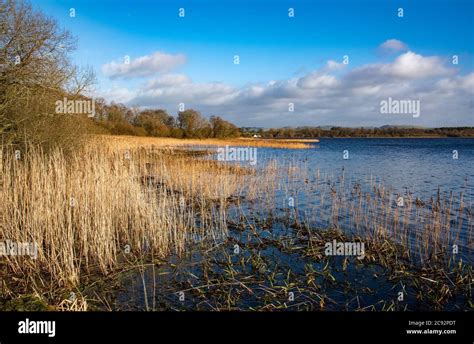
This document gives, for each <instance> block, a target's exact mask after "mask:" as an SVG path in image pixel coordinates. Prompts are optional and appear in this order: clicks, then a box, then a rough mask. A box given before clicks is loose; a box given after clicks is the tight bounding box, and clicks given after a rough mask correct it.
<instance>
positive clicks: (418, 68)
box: [382, 51, 450, 79]
mask: <svg viewBox="0 0 474 344" xmlns="http://www.w3.org/2000/svg"><path fill="white" fill-rule="evenodd" d="M382 71H384V72H387V73H388V74H392V75H393V76H396V77H401V78H409V79H416V78H427V77H431V76H440V75H446V74H448V73H450V71H449V70H448V69H447V68H446V67H444V66H443V64H442V61H441V59H440V58H439V57H436V56H429V57H424V56H421V55H418V54H415V53H414V52H411V51H408V52H406V53H405V54H403V55H400V56H399V57H397V59H396V60H395V61H394V62H393V63H391V64H389V65H387V66H384V67H383V68H382Z"/></svg>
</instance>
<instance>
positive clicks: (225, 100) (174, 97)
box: [102, 40, 474, 127]
mask: <svg viewBox="0 0 474 344" xmlns="http://www.w3.org/2000/svg"><path fill="white" fill-rule="evenodd" d="M390 41H392V40H389V41H386V42H385V43H384V44H385V45H386V44H388V43H387V42H390ZM397 42H399V41H397ZM400 43H401V42H400ZM389 45H392V46H394V47H401V45H400V44H399V43H396V44H395V43H393V42H392V43H389ZM154 55H155V54H154ZM152 56H153V55H152ZM158 59H159V58H158ZM141 61H143V60H141ZM180 61H184V57H183V58H182V60H180ZM108 65H109V64H108ZM143 65H147V66H149V65H150V63H144V62H140V63H139V62H136V63H135V64H134V66H135V67H134V68H130V69H127V70H123V69H121V67H120V68H118V67H117V68H109V69H112V70H115V71H117V74H118V75H128V74H132V75H136V74H140V72H139V71H140V70H142V69H141V68H139V67H138V66H143ZM151 65H153V64H151ZM456 67H457V66H454V65H450V64H449V63H446V62H445V61H444V60H443V59H442V58H441V57H438V56H422V55H420V54H417V53H415V52H413V51H406V52H404V53H401V54H399V55H398V56H396V57H395V58H394V59H393V61H391V62H387V63H369V64H365V65H361V66H358V67H355V68H350V65H344V64H342V63H338V62H335V61H328V62H327V64H326V65H325V66H323V67H322V68H321V69H318V70H314V71H312V72H310V73H307V74H306V75H303V76H300V77H295V78H290V79H287V80H271V81H268V82H256V83H250V84H248V85H245V86H242V87H235V86H231V85H227V84H225V83H220V82H207V83H196V82H193V81H192V79H191V78H190V77H189V76H187V75H184V74H170V73H167V72H163V71H165V69H163V68H158V67H157V68H156V69H154V70H155V72H156V71H159V72H162V74H161V75H159V76H155V77H152V78H149V80H147V81H146V82H144V83H143V84H142V86H141V87H139V88H137V89H127V88H124V87H121V88H115V89H110V90H104V91H103V92H102V96H104V97H105V98H106V99H108V100H115V101H121V102H126V103H127V104H129V105H138V106H141V107H156V108H164V109H167V110H168V111H169V112H170V113H172V114H175V113H176V112H177V107H178V105H179V104H180V103H184V104H185V107H186V108H196V109H198V110H200V111H202V112H203V113H204V114H206V115H221V116H223V117H224V118H226V119H229V120H231V121H233V122H235V123H236V124H238V125H240V126H262V127H278V126H298V125H312V126H318V125H340V126H380V125H384V124H412V125H424V126H456V125H474V113H473V110H474V109H473V96H474V72H471V73H468V74H464V75H462V74H461V73H460V72H459V70H458V68H456ZM117 74H113V75H117ZM389 97H391V98H392V99H407V100H419V101H420V104H421V114H420V117H419V118H413V117H412V116H409V115H403V114H396V115H390V114H381V112H380V102H381V101H382V100H384V99H387V98H389ZM290 104H293V106H292V107H293V108H294V111H293V112H292V111H290V110H289V109H290V108H291V106H290Z"/></svg>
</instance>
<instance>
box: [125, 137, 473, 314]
mask: <svg viewBox="0 0 474 344" xmlns="http://www.w3.org/2000/svg"><path fill="white" fill-rule="evenodd" d="M212 158H214V159H215V158H216V156H215V155H214V156H213V157H212ZM227 163H229V164H239V165H241V166H249V167H250V168H256V170H257V175H258V176H259V179H258V178H256V177H254V176H249V177H248V178H249V179H248V184H247V188H246V190H244V191H242V192H241V194H240V195H239V198H238V201H237V202H236V203H232V204H231V205H230V206H228V209H227V221H228V234H227V235H225V236H224V237H223V238H220V239H216V238H212V240H208V239H209V238H206V237H205V236H204V237H203V238H200V239H199V238H197V237H193V243H192V244H191V245H190V250H189V252H188V253H187V254H185V255H184V256H180V257H178V256H175V255H172V256H170V257H169V259H167V260H165V262H164V264H162V265H160V266H159V267H158V268H155V267H153V268H152V269H151V268H148V269H145V270H143V271H141V272H140V273H139V274H137V273H133V274H131V275H130V276H128V278H127V279H126V282H125V283H124V285H125V286H126V287H125V291H123V292H121V293H119V294H118V296H117V304H118V308H123V309H181V310H182V309H187V310H190V309H191V310H192V309H201V310H213V309H269V307H270V309H280V308H284V309H289V310H291V309H307V310H314V309H328V310H365V309H372V310H387V309H396V310H407V309H408V310H420V309H424V310H433V309H445V310H460V309H466V308H465V307H468V308H469V307H471V306H469V305H467V304H468V302H471V301H472V290H471V291H470V292H468V294H462V293H461V292H460V294H459V295H457V294H456V296H455V297H454V298H450V299H448V300H443V302H441V301H439V300H441V299H442V297H441V298H440V297H434V296H433V299H430V300H425V299H423V297H420V293H421V294H422V295H424V294H426V295H431V294H433V295H435V294H434V292H433V290H438V292H441V291H440V290H442V289H439V288H435V287H434V286H432V285H431V284H432V283H437V279H438V278H443V279H444V275H439V274H440V273H443V274H445V275H446V273H445V272H444V271H445V270H436V269H439V265H437V264H434V263H433V262H434V261H435V260H433V259H434V257H442V259H444V260H443V261H447V262H448V263H447V264H450V266H452V265H453V264H454V263H453V262H456V263H457V262H458V261H459V260H460V259H461V261H462V262H464V263H465V264H467V266H468V268H469V266H470V268H471V269H472V262H473V246H474V245H473V243H474V242H473V238H472V232H473V230H472V229H473V221H472V205H473V197H474V188H473V186H474V183H473V180H474V171H473V169H472V167H473V166H474V139H459V138H446V139H445V138H442V139H431V138H423V139H411V138H410V139H385V138H383V139H382V138H373V139H358V138H354V139H325V138H323V139H321V140H320V142H319V143H317V144H314V147H312V148H309V149H273V148H271V149H270V148H258V150H257V164H256V166H253V165H252V166H251V165H250V164H249V162H248V161H239V162H234V161H229V162H227ZM256 194H257V195H258V196H255V195H256ZM303 229H304V230H303ZM313 229H314V230H316V229H318V230H319V231H317V232H313ZM334 231H340V232H334ZM311 233H315V234H311ZM338 233H339V234H338ZM340 233H345V234H340ZM346 234H347V235H351V236H356V237H359V238H362V239H361V240H365V239H364V238H367V240H366V245H367V246H368V247H369V249H375V250H376V251H377V250H384V248H385V247H386V246H383V245H385V244H384V243H385V242H386V241H385V240H387V239H389V241H393V242H394V243H396V245H400V247H404V249H402V251H403V252H406V254H404V255H402V256H397V258H396V259H395V260H396V263H395V265H393V267H390V264H392V263H386V264H385V265H384V264H381V263H377V262H376V263H375V264H372V263H369V264H360V262H359V261H358V260H357V258H354V257H350V258H348V257H346V256H339V257H337V256H335V257H331V258H330V259H327V257H324V255H322V253H321V252H323V251H322V250H323V246H324V244H325V242H326V243H327V242H331V241H332V240H333V238H338V240H348V239H347V238H351V236H349V237H347V238H346V237H345V236H343V235H346ZM315 238H316V239H315ZM334 240H336V239H334ZM379 245H381V246H379ZM394 247H395V246H394ZM387 252H389V251H387ZM386 256H387V257H391V255H390V253H387V254H386ZM383 257H384V255H382V260H383V259H384V258H383ZM379 258H380V257H379ZM374 259H375V258H374ZM387 259H388V258H387ZM390 259H391V258H390ZM399 260H400V261H401V260H404V261H405V260H406V261H410V262H413V265H410V269H411V270H410V271H411V272H410V274H408V275H407V276H417V274H420V276H421V280H419V279H417V278H418V277H407V276H405V275H399V274H398V273H399V272H400V271H399V270H403V269H405V268H406V266H408V265H406V266H405V265H397V264H399V262H398V261H399ZM410 264H411V263H410ZM433 264H434V265H433ZM427 266H429V269H432V270H429V269H428V270H427V268H426V267H427ZM387 269H388V270H387ZM420 269H421V270H420ZM423 269H425V270H423ZM459 269H461V268H459ZM459 269H458V270H459ZM463 269H464V268H463ZM397 271H398V272H397ZM420 271H431V273H432V274H431V275H430V274H428V273H427V274H425V273H420ZM463 271H464V270H463ZM448 273H449V274H451V272H448ZM457 273H460V272H459V271H458V272H457ZM462 273H463V272H462ZM423 275H424V276H425V277H423ZM237 276H239V277H237ZM430 276H431V277H430ZM439 276H442V277H439ZM446 276H447V275H446ZM453 279H455V277H454V275H451V277H448V278H447V280H446V281H451V283H453V282H452V280H453ZM242 281H244V282H245V283H244V282H242ZM309 281H310V282H309ZM427 281H428V282H427ZM440 281H441V280H438V282H440ZM446 283H449V282H446ZM469 290H470V289H469ZM290 292H291V293H297V301H299V302H297V301H295V302H293V301H292V302H291V303H288V302H287V301H285V298H287V297H288V293H290ZM399 293H402V294H403V295H404V298H403V297H402V299H401V300H400V299H398V298H399V297H400V294H399ZM403 295H402V296H403ZM435 299H436V301H434V300H435ZM397 300H398V301H397ZM151 305H153V306H151ZM471 305H472V304H471ZM292 307H294V308H292Z"/></svg>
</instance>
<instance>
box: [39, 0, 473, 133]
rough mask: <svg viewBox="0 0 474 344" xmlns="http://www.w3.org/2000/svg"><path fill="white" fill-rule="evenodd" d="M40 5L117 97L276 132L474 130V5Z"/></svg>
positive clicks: (381, 1) (344, 0) (455, 1)
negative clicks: (309, 128) (399, 128)
mask: <svg viewBox="0 0 474 344" xmlns="http://www.w3.org/2000/svg"><path fill="white" fill-rule="evenodd" d="M33 6H34V7H35V8H36V9H39V10H41V11H42V12H44V13H46V14H47V15H48V16H51V17H53V18H55V19H56V20H57V21H58V23H59V25H60V26H61V27H63V28H65V29H67V30H69V31H70V32H71V33H72V35H73V36H75V37H76V38H77V40H78V46H77V50H76V51H75V52H74V53H73V54H72V56H71V57H72V59H73V61H74V62H75V63H76V64H77V65H80V66H91V67H92V68H93V69H94V70H95V72H96V75H97V83H96V85H95V88H94V90H93V91H92V92H91V95H93V96H95V97H103V98H105V99H106V100H107V101H108V102H112V101H114V102H120V103H124V104H126V105H129V106H138V107H140V108H162V109H166V110H167V111H168V112H169V113H170V114H172V115H175V114H176V113H177V112H178V111H179V109H180V108H181V109H183V108H184V109H189V108H194V109H197V110H199V111H200V112H201V113H202V114H203V115H205V116H211V115H219V116H221V117H223V118H225V119H227V120H230V121H232V122H233V123H235V124H237V125H239V126H257V127H266V128H268V127H284V126H324V125H338V126H381V125H387V124H390V125H397V124H398V125H402V124H403V125H416V126H427V127H439V126H463V125H470V126H472V125H474V105H473V102H474V101H473V99H474V0H469V1H468V0H432V1H427V0H418V1H413V0H411V1H395V0H371V1H367V0H366V1H364V0H362V1H355V0H333V1H329V0H326V1H315V0H313V1H298V0H293V1H278V0H277V1H269V0H268V1H263V0H260V1H259V0H254V1H248V0H243V1H225V0H221V1H197V0H195V1H185V0H179V1H171V0H169V1H165V0H154V1H152V0H148V1H147V0H135V1H132V0H120V1H112V0H102V1H101V0H95V1H91V0H72V1H69V0H68V1H66V0H54V1H52V0H36V1H34V2H33ZM183 10H184V13H183ZM402 11H403V13H402ZM73 12H74V13H73ZM71 13H73V14H74V15H73V16H72V15H71ZM183 14H184V15H183ZM389 100H390V101H391V103H390V104H396V103H397V102H399V104H401V103H400V102H402V101H408V102H409V103H410V104H413V105H414V104H419V107H420V111H419V116H416V115H414V114H413V112H411V111H397V109H396V108H395V107H391V110H390V111H388V113H387V111H381V107H382V106H381V104H382V102H384V101H385V102H387V101H389ZM405 104H408V103H406V102H405ZM406 109H407V108H405V110H406Z"/></svg>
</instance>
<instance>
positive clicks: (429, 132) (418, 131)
mask: <svg viewBox="0 0 474 344" xmlns="http://www.w3.org/2000/svg"><path fill="white" fill-rule="evenodd" d="M242 135H243V136H254V135H257V136H259V137H262V138H267V139H284V138H286V139H310V138H321V137H341V138H343V137H347V138H349V137H361V138H362V137H474V127H441V128H405V127H397V126H393V127H392V126H387V127H379V128H347V127H296V128H271V129H257V128H254V129H251V130H249V129H246V130H243V129H242Z"/></svg>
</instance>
